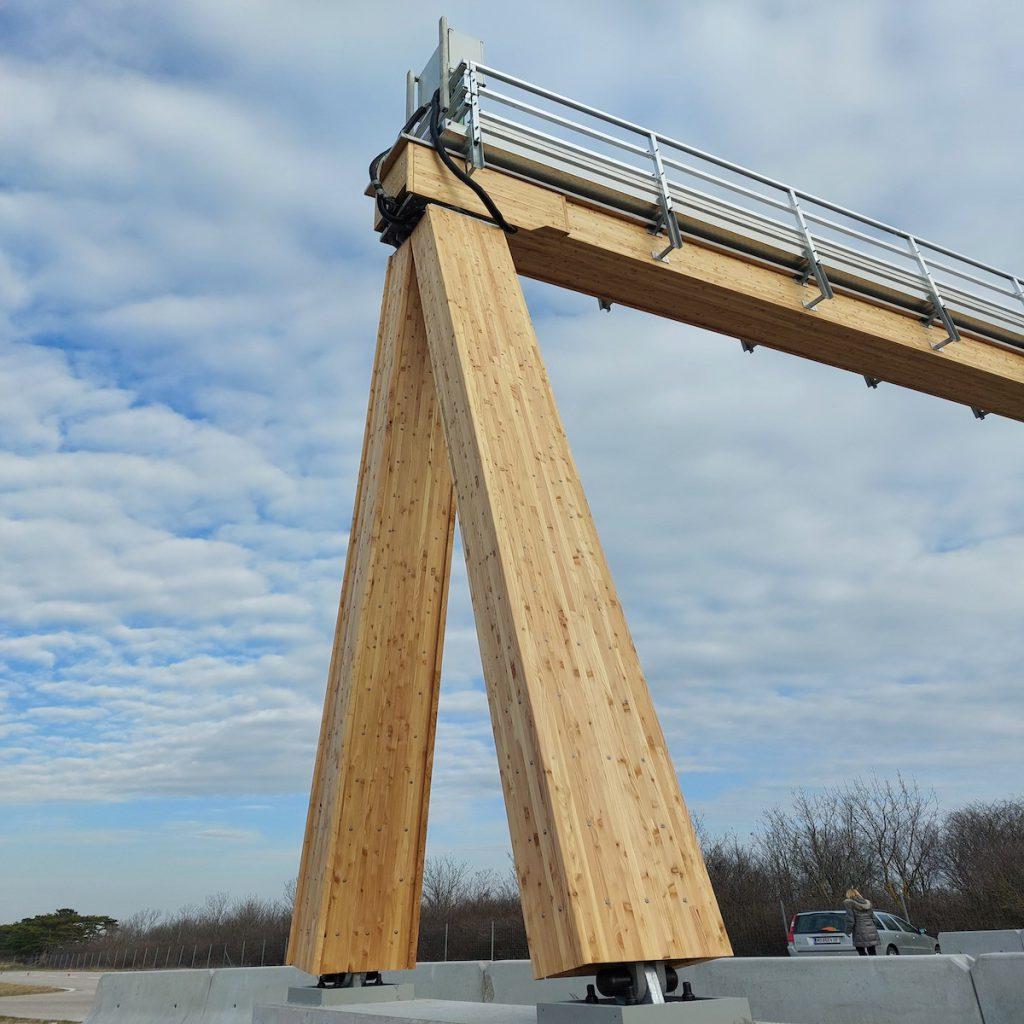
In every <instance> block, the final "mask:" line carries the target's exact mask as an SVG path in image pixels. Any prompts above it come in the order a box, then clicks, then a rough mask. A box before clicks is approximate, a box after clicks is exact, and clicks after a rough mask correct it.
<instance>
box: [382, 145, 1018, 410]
mask: <svg viewBox="0 0 1024 1024" xmlns="http://www.w3.org/2000/svg"><path fill="white" fill-rule="evenodd" d="M389 165H390V166H389V167H388V168H387V171H386V174H385V175H384V179H383V181H384V187H385V190H386V191H387V192H388V194H389V195H392V196H400V195H413V196H418V197H420V198H422V199H424V200H427V201H429V202H435V203H440V204H443V205H446V206H450V207H453V208H455V209H459V210H464V211H466V212H468V213H473V214H479V215H485V214H486V211H485V210H484V207H483V204H482V203H481V202H480V200H479V199H478V198H477V197H476V196H475V195H474V194H473V192H472V191H471V190H470V189H469V188H467V187H466V186H465V185H464V184H462V183H461V182H460V181H459V180H458V179H457V178H455V177H454V176H453V175H452V174H451V173H450V172H449V171H448V170H447V168H445V167H444V165H443V164H442V163H441V160H440V158H439V157H438V156H437V154H436V152H434V150H433V149H432V148H431V147H430V146H428V145H426V144H424V143H420V142H418V141H417V140H413V139H409V138H403V139H402V140H400V142H399V143H398V145H397V146H396V148H395V150H394V151H393V152H392V154H391V157H390V159H389ZM474 180H476V181H478V182H479V183H480V184H481V185H482V186H483V187H484V188H485V189H486V190H487V192H488V193H489V194H490V195H491V197H492V198H493V199H494V201H495V202H496V203H497V204H498V206H499V208H500V209H501V211H502V213H503V214H504V216H505V217H506V219H507V220H508V221H509V222H510V223H511V224H513V225H515V226H516V227H517V228H518V231H517V232H516V233H515V234H513V235H509V236H508V242H509V247H510V249H511V251H512V256H513V259H514V262H515V268H516V271H517V272H518V273H520V274H522V275H523V276H525V277H530V278H534V279H536V280H539V281H545V282H547V283H549V284H556V285H561V286H562V287H565V288H569V289H572V290H573V291H578V292H583V293H585V294H587V295H593V296H595V297H597V298H601V299H605V300H608V301H611V302H613V303H619V304H621V305H624V306H632V307H633V308H635V309H641V310H644V311H646V312H649V313H654V314H656V315H658V316H663V317H668V318H669V319H672V320H678V321H680V322H682V323H688V324H693V325H695V326H697V327H703V328H706V329H708V330H711V331H716V332H718V333H721V334H725V335H728V336H731V337H733V338H737V339H740V340H742V341H744V342H747V343H752V344H757V345H763V346H765V347H766V348H772V349H777V350H779V351H781V352H788V353H790V354H791V355H796V356H802V357H803V358H805V359H811V360H814V361H815V362H818V363H824V364H827V365H829V366H835V367H837V368H839V369H843V370H849V371H851V372H853V373H857V374H861V375H863V376H865V377H868V378H872V379H874V380H878V381H885V382H888V383H890V384H895V385H898V386H900V387H906V388H910V389H911V390H914V391H920V392H923V393H925V394H929V395H934V396H936V397H938V398H945V399H948V400H949V401H952V402H958V403H960V404H962V405H965V406H968V407H972V408H974V409H976V410H979V411H983V412H987V413H995V414H998V415H1001V416H1006V417H1008V418H1010V419H1015V420H1021V421H1024V350H1020V351H1017V350H1016V349H1014V348H1012V347H1008V346H1002V345H999V344H996V343H993V342H989V341H984V340H981V339H980V338H974V337H971V336H970V335H969V334H967V333H964V334H963V335H962V336H961V338H960V340H959V341H957V342H956V343H955V344H950V345H946V346H945V347H944V348H942V349H940V350H938V351H936V350H935V349H933V347H932V345H933V343H935V342H937V341H938V340H941V338H942V335H943V331H942V329H941V328H940V327H938V326H925V325H924V324H923V323H922V322H921V321H920V320H919V319H917V318H916V317H914V316H913V315H911V314H909V313H905V312H901V311H898V310H896V309H894V308H889V307H887V306H884V305H880V304H877V303H875V302H872V301H870V300H868V299H865V298H860V297H857V296H853V295H847V294H837V295H836V296H835V298H834V299H832V300H831V301H829V302H826V303H822V304H821V305H819V306H817V307H816V308H815V309H813V310H808V309H806V308H804V305H803V304H804V302H805V301H807V300H808V299H810V298H813V296H814V294H815V288H814V285H813V283H811V284H808V285H802V284H801V283H800V282H799V281H797V280H796V279H795V278H794V277H793V276H792V274H790V273H787V272H784V271H783V270H780V269H777V268H775V267H772V266H768V265H765V264H761V263H758V262H756V261H754V260H752V259H748V258H745V257H744V256H742V255H739V254H735V253H731V252H727V251H725V250H724V249H720V248H717V247H712V246H711V245H709V244H707V243H705V242H702V241H700V240H697V239H694V238H690V237H685V236H684V245H683V246H682V247H681V248H679V249H675V250H673V251H672V253H671V255H670V256H669V258H668V261H667V262H661V261H659V260H656V259H655V258H654V257H653V256H652V247H653V246H654V245H655V244H656V240H655V239H652V236H651V234H650V232H649V230H648V229H647V227H646V226H645V225H644V224H643V223H641V222H639V221H638V220H633V219H630V218H629V217H628V216H625V215H623V214H621V213H618V212H614V211H610V210H608V209H604V208H602V207H600V206H597V205H595V204H592V203H589V202H587V201H586V200H582V199H579V198H576V197H573V196H569V195H565V194H562V193H560V192H558V191H556V190H554V189H550V188H546V187H544V186H541V185H538V184H535V183H533V182H529V181H525V180H523V179H521V178H519V177H517V176H515V175H513V174H510V173H506V172H504V171H499V170H494V169H491V168H485V169H482V170H478V171H476V172H475V175H474ZM378 227H379V225H378ZM495 230H497V229H495Z"/></svg>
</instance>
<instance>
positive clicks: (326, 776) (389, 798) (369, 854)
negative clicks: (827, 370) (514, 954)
mask: <svg viewBox="0 0 1024 1024" xmlns="http://www.w3.org/2000/svg"><path fill="white" fill-rule="evenodd" d="M477 173H478V175H480V178H479V180H480V181H481V182H482V183H483V184H484V185H485V187H486V188H487V190H488V191H489V192H490V194H491V195H492V196H493V198H494V199H495V200H496V201H497V202H498V204H499V206H500V207H501V209H502V212H503V213H504V215H505V216H506V218H507V219H508V220H509V221H511V222H512V223H513V224H515V225H516V226H517V228H518V229H519V230H518V232H517V233H516V234H514V235H511V236H506V235H505V234H504V233H503V232H501V231H500V230H498V229H497V228H496V227H495V226H494V225H492V224H489V223H485V222H483V221H481V220H479V219H476V218H474V217H473V216H470V214H477V213H480V212H481V208H480V204H479V201H478V200H477V198H476V197H475V196H474V195H473V194H472V193H471V192H470V191H469V190H468V189H467V188H466V187H465V186H464V185H463V184H462V183H460V182H459V181H458V180H457V179H456V178H454V177H453V176H452V175H450V174H449V172H448V171H447V170H446V169H445V168H444V167H443V166H442V165H441V163H440V161H439V160H438V158H437V155H436V154H435V153H434V152H433V150H431V149H430V148H428V147H426V146H422V145H419V144H417V143H414V142H409V141H407V142H403V143H402V144H401V145H400V146H399V147H398V148H397V149H396V151H395V153H394V154H393V157H392V159H391V163H390V170H389V173H388V176H387V178H386V179H385V186H386V189H387V191H388V193H389V194H391V195H399V194H408V195H415V196H420V197H422V198H424V199H426V200H429V201H431V202H433V203H435V204H436V203H440V204H444V205H443V206H442V205H431V206H428V208H427V210H426V212H425V214H424V215H423V217H422V220H421V221H420V223H419V224H418V226H417V227H416V228H415V230H414V232H413V234H412V237H411V238H410V239H409V240H408V241H407V242H405V243H404V244H403V245H402V246H401V248H400V249H398V250H397V251H396V252H395V254H394V255H393V256H392V257H391V260H390V263H389V266H388V272H387V278H386V282H385V290H384V301H383V305H382V311H381V324H380V335H379V339H378V344H377V353H376V358H375V363H374V370H373V383H372V387H371V394H370V404H369V411H368V413H367V424H366V436H365V440H364V447H363V457H362V464H361V468H360V474H359V485H358V490H357V495H356V507H355V513H354V517H353V524H352V531H351V535H350V542H349V550H348V556H347V563H346V569H345V577H344V583H343V587H342V596H341V608H340V611H339V615H338V625H337V631H336V634H335V641H334V649H333V654H332V658H331V667H330V673H329V678H328V687H327V697H326V701H325V705H324V718H323V725H322V728H321V733H320V743H319V747H318V751H317V760H316V768H315V773H314V779H313V789H312V796H311V801H310V810H309V817H308V821H307V826H306V836H305V842H304V846H303V854H302V865H301V870H300V875H299V884H298V893H297V901H296V910H295V916H294V920H293V924H292V933H291V938H290V943H289V957H288V958H289V962H290V963H293V964H295V965H297V966H298V967H301V968H302V969H304V970H306V971H309V972H310V973H312V974H316V975H323V974H334V973H342V972H359V971H374V970H384V969H394V968H404V967H410V966H412V965H413V964H414V962H415V955H416V939H417V929H418V922H419V904H420V894H421V884H422V872H423V856H424V841H425V836H426V823H427V803H428V798H429V788H430V775H431V764H432V757H433V742H434V730H435V723H436V716H437V701H438V685H439V678H440V666H441V651H442V644H443V638H444V622H445V605H446V597H447V590H448V582H449V575H450V569H451V551H452V531H453V524H454V516H455V510H456V508H457V509H458V516H459V523H460V528H461V533H462V537H463V546H464V548H465V555H466V562H467V568H468V575H469V583H470V592H471V596H472V601H473V609H474V614H475V618H476V626H477V635H478V638H479V642H480V649H481V654H482V660H483V668H484V678H485V682H486V686H487V696H488V702H489V706H490V713H491V721H492V724H493V728H494V737H495V745H496V748H497V753H498V764H499V769H500V772H501V781H502V788H503V792H504V796H505V805H506V810H507V813H508V820H509V828H510V833H511V837H512V847H513V855H514V860H515V866H516V873H517V876H518V879H519V884H520V890H521V894H522V901H523V910H524V915H525V919H526V928H527V935H528V938H529V943H530V952H531V957H532V960H533V965H534V972H535V974H536V975H537V976H538V977H551V976H557V975H571V974H580V973H589V972H591V971H593V970H594V969H595V968H596V967H598V966H600V965H604V964H614V963H624V962H638V961H661V962H670V963H673V964H679V963H687V962H693V961H697V960H702V959H708V958H712V957H718V956H725V955H729V954H730V953H731V949H730V945H729V940H728V937H727V935H726V932H725V928H724V926H723V924H722V918H721V915H720V913H719V910H718V906H717V903H716V900H715V896H714V893H713V891H712V889H711V885H710V882H709V880H708V875H707V871H706V869H705V866H704V863H703V859H702V857H701V853H700V848H699V845H698V842H697V839H696V836H695V834H694V830H693V826H692V824H691V821H690V818H689V815H688V813H687V810H686V806H685V803H684V801H683V797H682V795H681V793H680V789H679V783H678V780H677V777H676V773H675V769H674V768H673V765H672V761H671V758H670V757H669V753H668V749H667V747H666V744H665V739H664V736H663V734H662V732H661V728H660V726H659V724H658V720H657V716H656V714H655V712H654V708H653V706H652V704H651V698H650V694H649V692H648V688H647V684H646V682H645V680H644V677H643V673H642V670H641V668H640V664H639V661H638V658H637V654H636V650H635V648H634V646H633V642H632V639H631V637H630V633H629V628H628V625H627V623H626V620H625V617H624V614H623V611H622V607H621V605H620V604H619V601H618V598H617V596H616V592H615V587H614V584H613V582H612V579H611V575H610V573H609V570H608V565H607V562H606V560H605V557H604V553H603V552H602V550H601V545H600V541H599V539H598V536H597V531H596V529H595V527H594V523H593V519H592V517H591V515H590V511H589V509H588V506H587V502H586V498H585V496H584V494H583V489H582V486H581V484H580V479H579V475H578V473H577V471H576V467H575V465H574V463H573V459H572V455H571V452H570V450H569V445H568V442H567V440H566V436H565V431H564V429H563V426H562V422H561V418H560V416H559V413H558V409H557V407H556V405H555V400H554V397H553V394H552V391H551V386H550V383H549V381H548V378H547V374H546V371H545V368H544V363H543V360H542V358H541V354H540V350H539V348H538V345H537V339H536V337H535V335H534V331H533V327H532V325H531V322H530V317H529V313H528V311H527V308H526V303H525V301H524V299H523V294H522V290H521V288H520V285H519V281H518V277H517V274H524V275H527V276H532V277H536V278H539V279H541V280H545V281H549V282H553V283H556V284H561V285H564V286H566V287H569V288H573V289H575V290H578V291H583V292H587V293H589V294H593V295H597V296H600V297H602V298H605V299H609V300H612V301H615V302H620V303H623V304H626V305H630V306H634V307H636V308H640V309H645V310H649V311H651V312H654V313H658V314H660V315H663V316H667V317H671V318H673V319H677V320H683V321H686V322H689V323H695V324H698V325H700V326H703V327H708V328H711V329H713V330H717V331H720V332H723V333H727V334H730V335H734V336H737V337H741V338H743V339H744V340H747V341H749V342H756V343H758V344H763V345H766V346H769V347H773V348H778V349H781V350H783V351H787V352H791V353H794V354H797V355H802V356H805V357H807V358H810V359H814V360H816V361H819V362H823V363H828V364H831V365H834V366H838V367H842V368H844V369H848V370H853V371H855V372H857V373H862V374H865V375H870V376H871V377H872V378H876V379H881V380H886V381H890V382H892V383H895V384H900V385H903V386H906V387H910V388H914V389H915V390H919V391H924V392H927V393H929V394H933V395H938V396H940V397H943V398H947V399H951V400H953V401H958V402H963V403H964V404H966V405H972V406H977V407H979V408H982V409H985V410H988V411H992V412H998V413H1001V414H1002V415H1004V416H1009V417H1012V418H1015V419H1024V352H1022V353H1021V354H1017V353H1016V352H1015V351H1012V350H1008V349H1005V348H1000V347H997V346H995V345H991V344H988V343H985V342H982V341H980V340H976V339H972V338H969V337H965V338H964V339H963V340H962V341H960V342H959V343H957V344H956V345H950V346H948V347H947V348H945V349H943V350H942V351H941V352H937V351H935V350H933V349H932V347H931V344H930V341H931V340H932V335H931V334H930V333H929V328H927V327H926V326H924V325H923V324H922V323H920V322H919V321H918V320H915V319H914V318H913V317H912V316H909V315H905V314H903V313H899V312H897V311H895V310H892V309H886V308H881V307H879V306H877V305H874V304H872V303H870V302H868V301H866V300H861V299H857V298H854V297H851V296H845V295H837V296H836V297H835V299H833V300H832V301H830V302H828V303H826V304H824V305H823V306H821V307H819V308H818V309H817V310H815V311H814V312H810V311H808V310H807V309H805V308H804V306H803V300H804V299H805V298H806V292H805V289H804V288H803V287H802V286H801V285H800V284H799V283H798V282H796V281H794V280H793V279H792V278H791V277H790V276H788V275H786V274H785V273H783V272H781V271H777V270H773V269H771V268H769V267H767V266H763V265H756V264H753V263H751V262H749V261H746V260H744V259H742V258H740V257H738V256H734V255H730V254H727V253H724V252H722V251H720V250H716V249H712V248H710V247H705V246H702V245H700V244H697V243H689V242H688V244H687V245H685V246H684V247H683V248H682V249H680V250H677V251H676V252H675V253H673V255H672V259H671V261H670V262H669V263H667V264H666V263H662V262H659V261H655V260H652V259H651V239H650V235H649V234H648V233H647V232H646V230H645V229H644V228H643V226H642V225H640V224H637V223H635V222H633V221H630V220H628V219H627V218H625V217H621V216H618V215H616V214H614V213H612V212H610V211H608V210H605V209H599V208H596V207H593V206H590V205H588V204H586V203H584V202H582V201H576V200H573V199H571V198H569V197H566V196H564V195H561V194H559V193H556V192H554V191H551V190H548V189H546V188H543V187H541V186H538V185H536V184H532V183H529V182H525V181H522V180H520V179H518V178H515V177H513V176H511V175H507V174H503V173H501V172H498V171H493V170H484V171H478V172H477ZM449 207H451V208H449Z"/></svg>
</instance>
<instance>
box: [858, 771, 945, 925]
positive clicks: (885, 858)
mask: <svg viewBox="0 0 1024 1024" xmlns="http://www.w3.org/2000/svg"><path fill="white" fill-rule="evenodd" d="M840 795H841V797H842V799H844V800H845V801H848V802H849V804H850V812H851V813H852V815H853V817H854V820H856V821H857V823H858V824H859V827H860V830H861V833H862V834H863V837H864V842H865V843H866V844H868V845H869V846H870V847H871V849H872V851H873V852H874V854H875V857H876V858H877V863H878V867H879V870H880V872H881V882H882V885H883V887H884V889H885V892H886V894H887V895H888V896H889V898H890V899H891V900H892V901H893V902H895V903H898V904H899V905H900V907H902V908H903V913H904V916H906V917H907V918H909V917H910V913H909V911H908V909H907V900H908V899H913V898H914V897H919V898H920V897H924V896H927V894H928V893H929V892H930V891H931V890H932V888H933V887H934V885H935V882H936V880H937V878H938V875H939V871H940V834H939V813H938V801H937V800H936V798H935V794H934V792H932V791H930V790H929V791H928V792H926V793H922V792H921V790H920V789H919V787H918V785H917V783H916V782H914V781H910V782H908V781H907V780H906V779H904V778H903V776H902V775H901V774H899V773H897V775H896V779H895V781H893V780H889V779H886V780H884V781H883V780H881V779H879V778H877V777H875V776H873V777H872V778H871V779H870V780H868V781H863V780H858V781H854V782H853V783H851V784H850V786H849V787H847V788H846V789H845V790H843V791H842V792H841V794H840Z"/></svg>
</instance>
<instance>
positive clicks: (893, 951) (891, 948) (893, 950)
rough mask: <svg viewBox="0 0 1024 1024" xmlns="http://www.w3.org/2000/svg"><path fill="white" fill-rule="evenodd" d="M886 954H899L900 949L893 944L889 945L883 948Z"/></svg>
mask: <svg viewBox="0 0 1024 1024" xmlns="http://www.w3.org/2000/svg"><path fill="white" fill-rule="evenodd" d="M885 955H886V956H899V955H900V951H899V950H898V949H897V948H896V947H895V946H889V947H887V948H886V950H885Z"/></svg>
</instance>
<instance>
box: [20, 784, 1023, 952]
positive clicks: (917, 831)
mask: <svg viewBox="0 0 1024 1024" xmlns="http://www.w3.org/2000/svg"><path fill="white" fill-rule="evenodd" d="M698 832H699V833H700V836H701V844H702V847H703V850H704V857H705V859H706V861H707V865H708V871H709V873H710V875H711V881H712V883H713V885H714V889H715V893H716V894H717V896H718V901H719V904H720V906H721V909H722V915H723V917H724V919H725V923H726V928H727V929H728V932H729V935H730V938H731V939H732V943H733V946H734V948H735V951H736V953H737V954H738V955H741V956H754V955H761V956H764V955H771V954H783V953H784V952H785V923H786V920H787V919H788V917H789V916H790V915H791V914H794V913H797V912H799V911H801V910H811V909H827V908H833V907H835V908H838V907H841V906H842V901H843V896H844V894H845V891H846V889H847V888H849V887H851V886H854V887H856V888H858V889H860V890H861V891H862V892H864V893H865V894H867V895H868V896H870V897H871V899H872V900H874V902H875V903H876V905H877V906H879V907H880V908H881V909H883V910H891V911H894V912H896V913H899V914H900V915H901V916H905V917H908V918H909V919H910V920H911V921H912V922H913V923H914V924H917V925H921V926H923V927H926V928H927V929H928V930H929V931H930V932H931V933H933V934H935V933H937V932H938V931H940V930H943V931H949V930H956V929H973V928H1021V927H1024V799H1014V800H1004V801H997V802H994V803H977V804H971V805H969V806H967V807H963V808H961V809H959V810H955V811H953V812H951V813H948V814H940V812H939V810H938V805H937V801H936V798H935V795H934V794H933V793H931V792H923V791H921V790H920V789H919V787H918V786H917V785H916V784H915V783H914V782H911V781H908V780H905V779H904V778H902V777H899V776H897V778H896V779H895V780H894V781H884V780H879V779H876V778H872V779H868V780H856V781H853V782H851V783H850V784H848V785H846V786H840V787H833V788H827V789H824V790H820V791H817V792H814V793H810V792H805V791H797V792H795V793H794V795H793V800H792V803H791V805H790V806H788V807H785V808H781V807H776V808H772V809H771V810H768V811H766V812H765V813H764V815H763V816H762V819H761V821H760V823H759V825H758V827H757V828H756V830H755V831H754V833H753V834H752V835H751V836H750V837H749V838H748V839H746V840H741V839H739V838H738V837H736V836H733V835H729V836H724V837H711V836H708V835H707V834H706V832H705V831H704V830H703V829H702V828H700V827H698ZM294 897H295V891H294V883H292V884H291V885H289V886H288V887H287V889H286V892H285V894H284V895H283V897H282V898H281V899H279V900H264V899H257V898H254V897H251V898H248V899H243V900H238V901H234V902H233V901H232V900H231V899H230V898H229V897H228V896H227V895H225V894H220V895H216V896H211V897H210V898H208V899H207V901H206V903H205V904H204V905H203V906H201V907H195V906H192V907H185V908H182V909H181V910H178V911H176V912H173V913H169V914H168V913H160V912H158V911H153V910H144V911H140V912H139V913H136V914H134V915H132V916H131V917H129V918H127V919H126V920H124V921H121V922H120V923H118V922H113V921H110V919H96V920H104V921H106V922H109V923H106V924H102V925H100V926H97V927H95V928H94V929H93V930H92V931H91V932H83V933H81V934H80V935H74V936H73V937H72V938H71V939H70V940H69V939H68V938H67V937H64V936H62V935H60V934H57V933H54V936H53V941H51V940H50V939H47V940H46V941H45V943H44V948H45V950H47V951H49V954H50V955H54V954H56V953H57V952H58V951H62V952H64V953H65V954H66V953H67V952H68V951H73V950H77V951H83V952H84V951H91V952H94V953H97V954H102V956H101V957H100V959H99V962H100V963H101V964H107V965H119V964H120V965H123V966H129V967H130V966H132V965H133V964H134V965H135V966H137V967H140V966H143V965H144V964H145V965H148V966H190V965H191V964H195V965H196V966H200V965H204V964H205V963H206V962H211V963H214V964H218V965H219V964H221V963H228V964H237V963H246V964H251V963H267V964H271V963H281V962H282V960H283V957H284V950H285V947H286V944H287V939H288V929H289V924H290V921H291V914H292V906H293V904H294ZM59 913H64V912H63V911H62V912H59ZM46 916H47V917H52V916H53V915H46ZM30 920H35V919H30ZM90 920H91V919H90ZM21 924H22V925H24V924H25V922H21ZM19 927H20V925H8V926H5V927H3V928H0V954H3V953H4V952H7V954H8V955H21V956H24V955H26V947H25V946H24V945H22V946H21V947H20V953H19V950H17V949H15V948H14V947H13V946H11V945H9V942H10V938H9V937H10V935H11V934H14V933H12V932H11V929H12V928H13V929H15V932H16V931H17V929H18V928H19ZM37 934H38V930H37ZM37 947H38V943H37ZM128 951H131V953H132V954H134V955H132V956H130V955H129V952H128ZM118 952H120V953H121V956H120V960H119V959H118ZM492 953H493V955H494V957H495V958H496V959H509V958H514V957H525V956H527V955H528V953H527V945H526V933H525V929H524V926H523V919H522V911H521V909H520V904H519V892H518V887H517V884H516V880H515V875H514V873H513V872H512V870H511V868H510V869H509V871H507V872H505V873H504V874H499V873H495V872H493V871H474V870H473V869H472V868H470V867H469V866H468V865H467V864H465V863H462V862H460V861H458V860H456V859H454V858H452V857H440V858H437V857H435V858H429V859H428V861H427V865H426V869H425V871H424V883H423V905H422V914H421V921H420V936H419V959H420V960H442V959H448V960H465V959H490V958H491V955H492ZM140 954H141V960H140ZM150 957H152V963H151V962H150ZM197 958H198V959H197Z"/></svg>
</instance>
